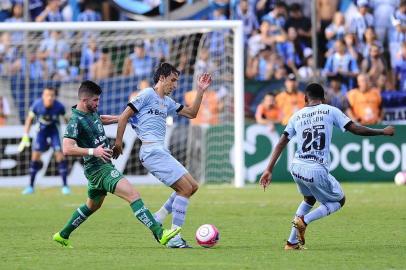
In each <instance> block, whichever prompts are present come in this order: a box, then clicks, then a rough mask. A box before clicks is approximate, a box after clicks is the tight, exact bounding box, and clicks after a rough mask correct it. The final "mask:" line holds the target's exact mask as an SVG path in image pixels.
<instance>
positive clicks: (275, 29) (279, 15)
mask: <svg viewBox="0 0 406 270" xmlns="http://www.w3.org/2000/svg"><path fill="white" fill-rule="evenodd" d="M287 15H288V14H287V8H286V4H285V3H284V2H282V1H278V2H276V3H275V6H274V8H273V9H272V10H271V11H270V12H269V13H268V14H266V15H265V16H263V17H262V19H261V21H266V22H268V23H269V25H270V31H271V33H272V34H275V33H279V32H280V31H281V30H282V29H283V28H284V27H285V23H286V18H287V17H288V16H287Z"/></svg>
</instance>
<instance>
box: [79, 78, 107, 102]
mask: <svg viewBox="0 0 406 270" xmlns="http://www.w3.org/2000/svg"><path fill="white" fill-rule="evenodd" d="M101 93H102V90H101V88H100V86H99V85H98V84H97V83H95V82H92V81H89V80H87V81H83V82H82V83H81V84H80V86H79V90H78V96H79V98H82V97H83V96H85V95H86V96H93V95H97V96H100V95H101Z"/></svg>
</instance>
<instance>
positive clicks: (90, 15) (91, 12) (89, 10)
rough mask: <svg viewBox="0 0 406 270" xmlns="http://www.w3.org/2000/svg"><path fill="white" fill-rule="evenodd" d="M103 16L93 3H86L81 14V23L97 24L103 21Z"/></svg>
mask: <svg viewBox="0 0 406 270" xmlns="http://www.w3.org/2000/svg"><path fill="white" fill-rule="evenodd" d="M101 20H102V18H101V15H100V13H99V12H97V11H96V7H95V3H94V2H91V1H86V2H85V5H84V10H83V12H81V13H79V15H78V21H79V22H96V21H101Z"/></svg>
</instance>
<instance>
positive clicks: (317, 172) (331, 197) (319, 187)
mask: <svg viewBox="0 0 406 270" xmlns="http://www.w3.org/2000/svg"><path fill="white" fill-rule="evenodd" d="M290 173H291V174H292V177H293V180H295V182H296V184H297V187H298V190H299V192H300V193H301V194H302V195H303V196H313V197H315V198H316V200H317V201H319V202H321V203H326V202H338V201H340V200H341V199H342V198H343V197H344V192H343V190H342V189H341V186H340V183H339V182H338V181H337V180H336V179H335V178H334V176H332V175H331V174H329V173H328V172H327V170H326V169H325V168H323V167H321V166H317V167H315V166H311V165H303V164H296V163H294V164H292V168H291V171H290Z"/></svg>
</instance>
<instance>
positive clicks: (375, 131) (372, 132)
mask: <svg viewBox="0 0 406 270" xmlns="http://www.w3.org/2000/svg"><path fill="white" fill-rule="evenodd" d="M347 130H348V131H349V132H351V133H353V134H355V135H360V136H379V135H384V136H393V135H395V127H393V126H387V127H385V128H383V129H382V128H369V127H366V126H362V125H359V124H357V123H354V122H353V123H351V124H350V125H349V126H348V127H347Z"/></svg>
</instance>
